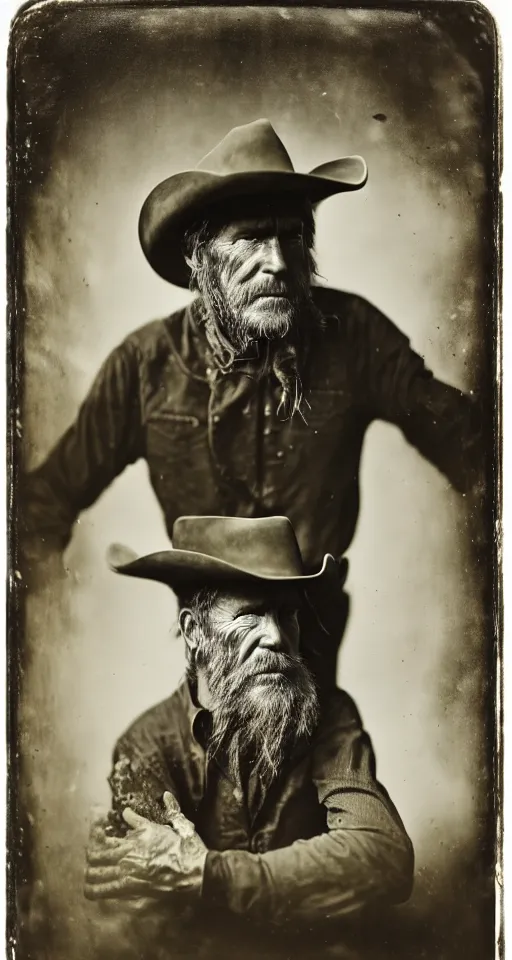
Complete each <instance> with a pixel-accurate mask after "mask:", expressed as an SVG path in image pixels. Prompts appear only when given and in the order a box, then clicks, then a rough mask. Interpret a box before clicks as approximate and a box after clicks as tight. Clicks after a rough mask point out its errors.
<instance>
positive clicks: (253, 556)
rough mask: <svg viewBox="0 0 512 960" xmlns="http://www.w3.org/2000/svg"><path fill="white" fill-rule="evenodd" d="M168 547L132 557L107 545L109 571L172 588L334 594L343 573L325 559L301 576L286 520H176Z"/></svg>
mask: <svg viewBox="0 0 512 960" xmlns="http://www.w3.org/2000/svg"><path fill="white" fill-rule="evenodd" d="M172 542H173V547H172V549H171V550H164V551H161V552H160V553H151V554H149V555H148V556H145V557H136V555H134V554H133V553H132V551H128V550H127V548H126V547H122V546H119V545H113V546H111V547H110V549H109V552H108V560H109V563H110V566H111V568H112V569H113V570H115V571H116V572H117V573H123V574H126V575H127V576H130V577H142V578H143V579H147V580H157V581H159V582H160V583H165V584H167V585H168V586H170V587H172V588H173V589H174V590H175V591H176V592H177V593H178V594H179V591H180V587H181V588H183V587H184V586H189V585H193V584H195V583H197V584H198V586H201V585H206V584H218V585H221V584H222V583H228V582H233V581H234V582H237V583H253V584H254V583H258V582H260V583H261V582H267V583H268V582H273V583H299V584H303V585H304V586H305V587H313V586H318V587H320V586H321V587H322V591H323V589H324V588H327V589H330V588H335V587H336V588H337V589H338V590H339V589H340V587H341V586H342V584H343V581H344V579H345V577H346V574H347V570H348V563H347V561H346V560H343V561H342V565H341V566H339V565H338V564H337V563H336V561H335V560H334V558H333V557H331V556H330V555H329V554H327V555H326V556H325V557H324V561H323V564H322V567H321V569H320V570H319V571H318V572H317V573H313V574H306V573H305V572H304V566H303V563H302V557H301V553H300V549H299V545H298V543H297V538H296V536H295V532H294V529H293V527H292V524H291V523H290V521H289V520H288V518H287V517H264V518H259V519H246V518H245V517H180V518H179V519H178V520H176V522H175V524H174V527H173V531H172Z"/></svg>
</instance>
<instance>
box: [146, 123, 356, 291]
mask: <svg viewBox="0 0 512 960" xmlns="http://www.w3.org/2000/svg"><path fill="white" fill-rule="evenodd" d="M367 176H368V172H367V168H366V163H365V161H364V160H363V158H362V157H358V156H353V157H342V158H341V159H339V160H332V161H331V162H330V163H323V164H322V165H321V166H319V167H315V168H314V170H311V172H310V173H296V172H295V170H294V169H293V164H292V162H291V160H290V157H289V156H288V153H287V151H286V149H285V147H284V145H283V143H282V142H281V140H280V139H279V137H278V136H277V133H276V132H275V130H274V128H273V127H272V124H271V123H270V122H269V121H268V120H254V121H253V122H252V123H247V124H245V125H244V126H241V127H234V128H233V130H230V132H229V133H228V134H227V135H226V136H225V137H224V139H223V140H221V141H220V143H218V144H217V146H216V147H214V148H213V150H211V151H210V153H208V154H207V155H206V156H205V157H203V159H202V160H200V161H199V163H198V164H197V167H196V168H195V170H186V171H185V172H184V173H176V174H174V176H172V177H168V178H167V179H166V180H163V181H162V182H161V183H159V184H158V186H156V187H155V188H154V190H152V191H151V193H150V194H149V197H148V198H147V199H146V201H145V202H144V205H143V207H142V210H141V214H140V218H139V238H140V242H141V246H142V249H143V251H144V253H145V255H146V258H147V259H148V261H149V263H150V264H151V266H152V267H153V269H154V270H155V271H156V272H157V273H158V274H159V275H160V276H161V277H163V279H164V280H168V281H169V282H170V283H174V284H176V285H177V286H179V287H188V285H189V278H190V270H189V268H188V266H187V263H186V261H185V258H184V255H183V250H182V244H183V235H184V231H185V230H186V229H187V227H188V226H190V225H191V224H192V223H193V221H194V220H196V219H198V218H199V217H200V216H201V215H202V214H203V213H204V210H205V207H207V206H211V205H212V204H219V203H221V202H223V201H226V200H228V199H231V198H234V197H244V196H254V195H255V194H269V193H270V194H277V195H279V194H283V193H298V194H300V195H302V196H305V197H307V198H308V199H309V200H310V201H311V203H313V204H316V203H319V202H320V200H325V199H326V197H330V196H332V195H333V194H335V193H343V192H345V191H347V190H359V189H360V188H361V187H363V186H364V184H365V183H366V180H367Z"/></svg>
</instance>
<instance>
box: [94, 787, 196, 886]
mask: <svg viewBox="0 0 512 960" xmlns="http://www.w3.org/2000/svg"><path fill="white" fill-rule="evenodd" d="M163 799H164V804H165V809H166V812H167V815H168V820H169V826H163V825H162V824H159V823H153V822H152V821H151V820H146V818H145V817H141V816H139V814H137V813H135V812H134V811H133V810H131V809H130V807H127V808H126V809H125V810H124V811H123V817H124V819H125V820H126V823H127V824H128V825H129V827H131V829H130V831H129V833H128V834H127V835H126V837H109V836H108V835H107V834H106V833H105V826H106V821H104V820H99V821H96V822H95V823H94V824H93V827H92V830H91V836H90V841H89V846H88V849H87V870H86V875H85V890H84V892H85V896H86V897H87V898H88V899H89V900H97V899H103V898H114V899H139V898H141V897H144V898H147V897H149V898H161V897H165V896H166V895H167V894H169V893H181V894H189V895H192V896H198V895H199V894H200V892H201V885H202V880H203V871H204V864H205V860H206V854H207V853H208V850H207V848H206V847H205V845H204V843H203V841H202V840H201V838H200V836H199V835H198V834H197V833H196V830H195V828H194V825H193V824H192V823H191V822H190V820H187V819H186V817H184V816H183V814H182V812H181V810H180V808H179V806H178V803H177V802H176V800H175V799H174V797H173V796H172V794H170V793H164V797H163Z"/></svg>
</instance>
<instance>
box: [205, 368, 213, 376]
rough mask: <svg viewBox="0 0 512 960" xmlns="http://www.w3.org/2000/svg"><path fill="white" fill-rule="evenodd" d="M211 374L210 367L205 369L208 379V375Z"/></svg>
mask: <svg viewBox="0 0 512 960" xmlns="http://www.w3.org/2000/svg"><path fill="white" fill-rule="evenodd" d="M211 372H212V368H211V367H207V368H206V376H207V377H209V376H210V374H211Z"/></svg>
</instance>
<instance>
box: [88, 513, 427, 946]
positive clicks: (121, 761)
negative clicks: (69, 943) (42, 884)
mask: <svg viewBox="0 0 512 960" xmlns="http://www.w3.org/2000/svg"><path fill="white" fill-rule="evenodd" d="M173 543H174V548H173V549H172V550H170V551H166V552H163V553H157V554H152V555H150V556H147V557H143V558H140V559H135V560H130V561H129V562H126V559H123V560H122V562H120V559H119V556H117V559H116V562H115V569H117V570H118V571H119V572H121V573H123V574H127V575H129V576H135V577H144V578H149V579H152V580H157V581H160V582H163V583H165V584H167V585H169V586H171V587H172V589H173V590H174V591H175V593H176V594H177V597H178V603H179V623H180V627H181V632H182V635H183V637H184V639H185V643H186V648H187V658H188V670H187V678H186V680H185V681H184V682H183V683H182V684H181V686H180V687H179V688H178V689H177V690H176V692H175V693H174V694H173V695H172V696H171V697H170V698H169V699H168V700H166V701H164V702H163V703H161V704H159V705H158V706H156V707H154V708H152V709H150V710H149V711H148V712H147V713H145V714H144V715H143V716H142V717H141V718H139V719H138V720H136V721H135V723H134V724H133V725H132V726H131V727H130V728H129V730H128V731H127V733H125V734H124V735H123V736H122V737H121V739H120V740H119V741H118V744H117V746H116V749H115V753H114V769H113V772H112V775H111V778H110V784H111V787H112V791H113V808H112V810H111V812H110V814H109V816H108V817H107V818H104V819H100V820H99V821H97V822H96V823H95V824H94V826H93V829H92V833H91V839H90V844H89V848H88V866H87V871H86V887H85V893H86V896H87V897H88V898H90V899H93V900H100V901H104V900H106V901H117V904H118V907H119V910H120V915H121V916H123V914H124V917H125V918H128V919H129V920H130V919H132V920H133V918H134V917H135V918H136V919H135V921H134V922H133V927H131V928H130V935H129V937H128V938H127V939H128V940H130V939H131V944H132V947H133V951H134V955H135V956H137V957H145V956H148V957H149V956H151V957H156V956H157V957H162V958H164V957H166V956H169V957H170V956H190V957H197V956H200V957H203V956H211V957H212V958H217V957H218V958H220V957H223V958H224V957H227V956H233V957H240V956H258V957H263V956H265V957H268V956H274V955H276V956H290V955H293V956H304V955H308V956H311V957H315V958H317V957H320V956H322V949H323V945H325V944H331V946H332V944H333V943H334V944H336V943H338V946H339V949H338V951H337V952H335V953H332V952H330V953H329V955H330V956H339V957H341V956H343V957H345V956H353V955H354V954H352V953H351V952H350V942H351V943H352V946H353V945H354V940H355V941H357V937H358V935H359V936H360V935H361V926H359V931H358V930H357V925H355V923H354V918H356V917H359V918H361V917H363V916H364V917H366V920H368V916H369V913H370V912H371V915H372V916H373V918H374V920H375V917H376V911H377V910H379V911H382V908H383V907H385V906H387V905H389V904H392V903H396V902H401V901H403V900H405V899H407V897H408V896H409V893H410V888H411V882H412V866H413V857H412V848H411V844H410V841H409V839H408V837H407V835H406V833H405V831H404V828H403V825H402V823H401V820H400V818H399V816H398V814H397V812H396V810H395V808H394V806H393V804H392V803H391V801H390V799H389V796H388V794H387V793H386V791H385V790H384V788H383V787H381V786H380V784H379V783H378V782H377V780H376V775H375V758H374V755H373V751H372V747H371V743H370V740H369V738H368V736H367V734H366V733H365V732H364V731H363V729H362V726H361V721H360V718H359V715H358V712H357V709H356V707H355V705H354V703H353V701H352V700H351V699H350V697H349V696H348V694H347V693H345V692H344V691H342V690H336V689H334V690H331V691H329V692H328V693H327V692H318V691H317V689H316V687H315V683H314V681H313V677H312V675H311V673H310V671H309V669H308V667H307V666H306V664H305V663H304V661H303V659H302V657H301V639H302V638H301V636H300V627H299V613H300V609H301V607H302V605H303V604H304V603H307V604H308V605H310V606H311V607H312V608H313V609H314V610H315V612H316V614H317V615H318V616H321V612H322V608H323V605H324V603H325V601H326V599H327V598H328V597H329V594H330V592H331V591H332V590H337V589H339V570H338V567H337V565H336V563H335V562H334V560H333V558H332V557H329V556H326V557H325V558H324V561H323V563H322V566H321V568H320V570H318V571H316V572H315V573H310V574H306V573H305V572H304V566H303V562H302V558H301V555H300V550H299V546H298V543H297V540H296V538H295V534H294V531H293V528H292V525H291V523H290V522H289V520H288V519H287V518H285V517H271V518H267V519H244V518H224V517H184V518H181V519H179V520H178V521H177V522H176V523H175V525H174V530H173ZM344 567H345V568H346V563H345V564H344ZM345 572H346V569H345ZM120 903H124V907H123V906H120ZM141 903H142V906H141ZM295 934H299V935H300V943H301V944H302V947H301V950H306V954H304V953H303V952H300V951H299V953H297V949H298V947H294V946H293V944H292V940H291V939H290V937H294V936H295ZM255 937H257V941H255V939H254V938H255ZM340 937H341V942H340ZM333 938H334V940H333ZM114 940H115V938H114ZM149 940H151V941H152V942H151V943H150V942H149ZM255 942H257V953H251V943H252V944H253V946H254V944H255ZM298 942H299V941H298ZM180 944H181V946H180ZM184 944H185V945H186V949H185V946H184ZM308 945H309V946H308ZM313 945H314V946H313ZM331 946H330V947H329V950H331ZM113 949H114V953H115V956H116V957H117V956H120V955H123V956H124V954H120V953H119V949H120V946H119V942H118V941H117V940H115V942H113ZM155 950H156V951H157V952H155ZM283 950H284V951H285V952H284V953H283V952H281V951H283ZM307 950H309V951H310V952H309V953H307ZM208 951H210V952H208ZM357 956H360V954H357Z"/></svg>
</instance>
